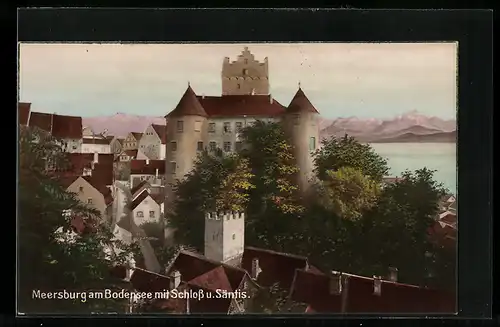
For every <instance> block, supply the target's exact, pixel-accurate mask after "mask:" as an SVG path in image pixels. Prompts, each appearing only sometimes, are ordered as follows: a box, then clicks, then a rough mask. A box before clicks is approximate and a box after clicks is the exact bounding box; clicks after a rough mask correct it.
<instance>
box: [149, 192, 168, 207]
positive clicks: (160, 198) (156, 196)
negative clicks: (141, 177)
mask: <svg viewBox="0 0 500 327" xmlns="http://www.w3.org/2000/svg"><path fill="white" fill-rule="evenodd" d="M150 196H151V198H152V199H153V200H155V202H156V203H158V204H159V205H162V204H163V202H164V201H165V197H164V196H163V194H162V193H156V194H150Z"/></svg>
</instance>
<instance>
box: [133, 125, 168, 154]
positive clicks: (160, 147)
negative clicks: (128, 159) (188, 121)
mask: <svg viewBox="0 0 500 327" xmlns="http://www.w3.org/2000/svg"><path fill="white" fill-rule="evenodd" d="M139 149H140V150H141V152H142V154H143V155H144V157H142V154H141V156H138V157H137V159H141V160H144V159H150V160H157V159H161V160H163V159H165V151H166V126H165V125H157V124H151V125H149V126H148V127H147V128H146V130H145V131H144V133H143V134H142V137H141V139H140V141H139Z"/></svg>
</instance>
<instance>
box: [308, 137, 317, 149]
mask: <svg viewBox="0 0 500 327" xmlns="http://www.w3.org/2000/svg"><path fill="white" fill-rule="evenodd" d="M314 150H316V138H315V137H314V136H312V137H310V138H309V151H314Z"/></svg>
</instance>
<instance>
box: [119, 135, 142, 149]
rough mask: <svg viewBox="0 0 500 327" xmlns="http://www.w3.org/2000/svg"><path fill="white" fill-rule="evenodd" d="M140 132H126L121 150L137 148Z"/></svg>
mask: <svg viewBox="0 0 500 327" xmlns="http://www.w3.org/2000/svg"><path fill="white" fill-rule="evenodd" d="M141 137H142V133H134V132H131V133H128V135H127V137H126V138H125V140H124V141H123V145H122V146H123V150H125V151H126V150H137V149H138V148H139V141H140V140H141Z"/></svg>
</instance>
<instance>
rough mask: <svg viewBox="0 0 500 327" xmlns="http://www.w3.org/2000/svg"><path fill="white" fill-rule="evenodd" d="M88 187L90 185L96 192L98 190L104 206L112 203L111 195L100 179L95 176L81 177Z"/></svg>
mask: <svg viewBox="0 0 500 327" xmlns="http://www.w3.org/2000/svg"><path fill="white" fill-rule="evenodd" d="M82 178H83V179H84V180H86V181H87V182H88V183H89V184H90V185H92V186H93V187H94V188H95V189H96V190H98V191H99V192H100V193H101V194H102V196H103V197H104V202H105V203H106V205H110V204H111V203H113V195H112V192H111V190H110V189H109V187H107V186H106V184H104V183H103V182H102V179H101V178H99V177H95V176H82Z"/></svg>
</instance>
